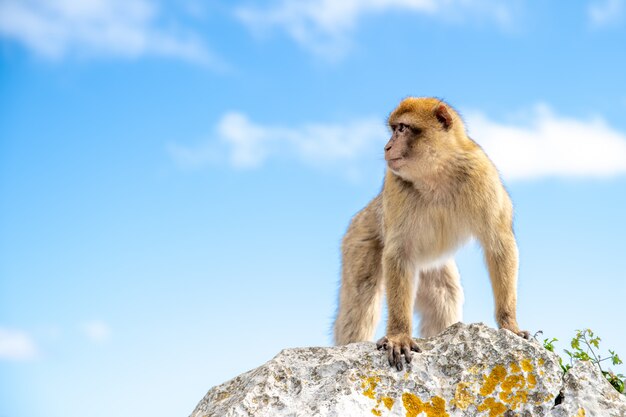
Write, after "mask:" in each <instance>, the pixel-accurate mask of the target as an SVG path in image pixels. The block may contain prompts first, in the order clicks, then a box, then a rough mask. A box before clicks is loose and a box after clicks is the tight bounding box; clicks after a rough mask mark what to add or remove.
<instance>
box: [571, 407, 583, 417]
mask: <svg viewBox="0 0 626 417" xmlns="http://www.w3.org/2000/svg"><path fill="white" fill-rule="evenodd" d="M574 417H585V409H584V408H579V409H578V413H576V415H575V416H574Z"/></svg>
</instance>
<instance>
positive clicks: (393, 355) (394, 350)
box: [376, 333, 420, 371]
mask: <svg viewBox="0 0 626 417" xmlns="http://www.w3.org/2000/svg"><path fill="white" fill-rule="evenodd" d="M376 347H377V348H378V350H383V349H384V350H386V351H387V359H389V365H390V366H391V367H394V368H396V369H397V370H398V371H401V370H402V368H403V367H404V366H403V364H402V355H404V359H405V360H406V363H411V351H413V352H419V351H420V348H419V347H418V346H417V343H415V340H413V338H412V337H411V335H409V334H402V333H401V334H395V335H390V336H385V337H383V338H381V339H380V340H378V342H376Z"/></svg>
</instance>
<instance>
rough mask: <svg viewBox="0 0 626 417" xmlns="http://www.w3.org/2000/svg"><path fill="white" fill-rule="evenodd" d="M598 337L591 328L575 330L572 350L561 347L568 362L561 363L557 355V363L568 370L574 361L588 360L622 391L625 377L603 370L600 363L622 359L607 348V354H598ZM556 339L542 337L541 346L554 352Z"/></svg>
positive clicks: (565, 370) (616, 361)
mask: <svg viewBox="0 0 626 417" xmlns="http://www.w3.org/2000/svg"><path fill="white" fill-rule="evenodd" d="M601 340H602V339H600V337H599V336H596V335H594V333H593V332H592V331H591V329H583V330H576V336H575V337H574V338H573V339H572V341H571V342H570V346H571V348H572V350H571V351H570V350H567V349H563V350H564V352H565V353H566V354H567V356H569V363H565V364H564V363H563V358H561V356H559V364H560V365H561V368H563V372H567V371H569V370H570V369H571V368H572V366H573V365H574V363H575V362H577V361H589V362H591V363H593V364H595V365H597V366H598V368H599V369H600V372H602V375H604V377H605V378H606V379H607V381H609V383H610V384H611V385H612V386H613V388H615V389H616V390H617V391H618V392H620V393H622V394H623V393H624V388H625V387H624V384H625V379H626V377H625V376H624V375H623V374H615V373H613V371H611V370H610V369H609V370H604V369H603V368H602V365H601V363H602V362H604V361H608V360H610V361H611V363H612V364H613V365H621V364H622V360H621V359H620V358H619V356H618V355H617V353H615V352H614V351H612V350H610V349H609V356H607V357H604V358H603V357H601V356H600V353H599V351H600V341H601ZM557 341H558V339H557V338H555V337H553V338H552V339H543V347H545V348H546V349H548V350H549V351H550V352H554V342H557Z"/></svg>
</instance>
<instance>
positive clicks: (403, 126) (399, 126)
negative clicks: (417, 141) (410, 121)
mask: <svg viewBox="0 0 626 417" xmlns="http://www.w3.org/2000/svg"><path fill="white" fill-rule="evenodd" d="M405 127H407V125H405V124H404V123H400V124H399V125H398V126H397V127H396V130H397V131H398V132H404V128H405Z"/></svg>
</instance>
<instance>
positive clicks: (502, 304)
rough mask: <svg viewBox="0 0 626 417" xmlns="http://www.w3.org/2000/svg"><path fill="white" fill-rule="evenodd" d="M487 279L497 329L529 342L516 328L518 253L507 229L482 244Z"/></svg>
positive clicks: (512, 236)
mask: <svg viewBox="0 0 626 417" xmlns="http://www.w3.org/2000/svg"><path fill="white" fill-rule="evenodd" d="M483 246H484V249H485V259H486V261H487V266H488V268H489V277H490V278H491V285H492V287H493V296H494V301H495V305H496V321H497V322H498V326H499V327H500V328H503V329H507V330H510V331H512V332H513V333H515V334H517V335H518V336H521V337H523V338H525V339H529V338H530V334H529V333H528V332H527V331H526V330H520V328H519V326H518V324H517V314H516V310H517V270H518V262H519V261H518V252H517V244H516V243H515V236H514V235H513V231H512V230H511V229H510V228H509V227H507V228H504V230H502V231H500V233H498V234H497V235H496V236H494V237H493V238H492V239H490V240H487V241H486V242H484V243H483Z"/></svg>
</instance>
